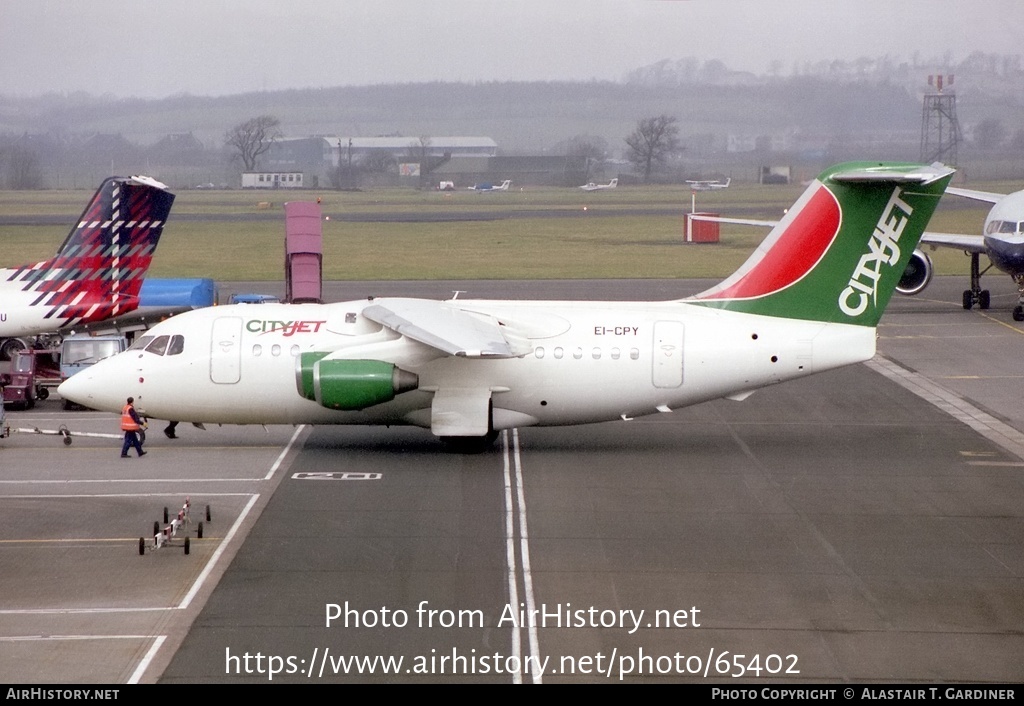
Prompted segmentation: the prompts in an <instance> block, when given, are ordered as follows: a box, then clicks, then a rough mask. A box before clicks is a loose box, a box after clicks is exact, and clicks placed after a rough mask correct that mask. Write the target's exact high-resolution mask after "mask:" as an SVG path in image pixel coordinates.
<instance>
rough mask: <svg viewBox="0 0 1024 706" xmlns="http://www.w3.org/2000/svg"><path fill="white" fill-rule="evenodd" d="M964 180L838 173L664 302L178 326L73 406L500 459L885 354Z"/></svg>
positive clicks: (232, 317)
mask: <svg viewBox="0 0 1024 706" xmlns="http://www.w3.org/2000/svg"><path fill="white" fill-rule="evenodd" d="M952 174H953V169H951V168H948V167H944V166H942V165H931V166H920V165H912V164H879V163H875V162H853V163H847V164H842V165H838V166H836V167H832V168H831V169H828V170H826V171H824V172H823V173H822V174H821V175H820V176H819V177H818V179H817V180H815V181H814V182H813V183H812V184H811V186H810V187H808V189H807V191H806V192H805V193H804V195H803V196H801V197H800V199H799V200H798V201H797V203H796V204H795V205H794V206H793V208H791V209H790V210H789V212H788V213H787V215H786V216H785V217H784V218H783V219H782V221H781V222H780V223H779V224H778V226H777V227H776V228H774V229H773V230H772V232H771V233H770V234H769V236H768V238H767V239H766V240H765V242H764V243H762V245H761V246H760V247H758V248H757V249H756V250H755V252H754V253H753V254H752V255H751V257H750V259H748V260H747V262H746V263H745V264H744V265H743V266H742V267H741V268H740V269H739V270H737V271H736V273H735V274H733V275H732V276H731V277H729V278H728V279H726V280H725V281H724V282H722V283H721V284H719V285H718V286H715V287H712V288H711V289H708V290H706V291H704V292H702V293H701V294H698V295H695V296H692V297H687V298H684V299H677V300H672V301H664V302H607V301H604V302H596V301H595V302H586V301H512V300H471V299H452V300H447V301H435V300H428V299H407V298H370V299H365V300H359V301H349V302H339V303H332V304H265V305H262V306H258V307H257V306H246V305H237V306H219V307H213V308H208V309H199V310H196V311H192V312H186V313H184V314H179V315H177V316H175V317H173V318H171V319H169V320H167V321H165V322H163V323H160V324H158V325H157V326H155V327H153V328H152V329H150V330H149V332H148V333H147V334H146V335H145V336H143V337H142V338H140V339H138V340H137V341H136V343H135V345H134V346H133V347H132V348H131V349H129V350H128V351H126V352H124V353H122V354H120V355H117V356H114V357H112V358H108V359H106V360H103V361H101V362H99V363H97V364H96V365H94V366H92V367H90V368H88V369H87V370H85V371H83V372H81V373H79V374H77V375H75V376H73V377H71V378H69V379H68V380H67V381H65V382H64V383H63V384H62V385H61V386H60V388H59V389H58V392H59V393H60V395H61V396H62V397H64V398H66V399H70V400H72V401H74V402H77V403H79V404H82V405H85V406H87V407H91V408H94V409H100V410H108V411H111V412H119V411H120V410H121V408H122V406H123V405H124V403H125V399H126V398H127V397H129V396H131V397H134V398H135V405H136V408H137V409H138V411H139V413H140V414H144V415H146V416H149V417H154V418H157V419H176V420H181V421H187V422H192V423H194V424H198V423H218V424H379V425H393V424H394V425H414V426H419V427H423V428H425V429H429V430H430V431H431V432H433V434H434V435H436V436H438V437H440V438H441V439H442V440H445V441H448V442H449V443H450V444H451V445H453V446H455V447H456V448H461V449H464V450H483V449H485V448H487V446H489V445H490V444H491V443H492V442H493V440H494V439H495V438H496V436H497V433H498V431H500V430H503V429H510V428H514V427H525V426H532V425H568V424H584V423H590V422H602V421H609V420H615V419H623V420H629V419H631V418H633V417H637V416H640V415H645V414H655V413H667V412H671V411H672V410H673V409H677V408H679V407H685V406H687V405H692V404H696V403H699V402H705V401H707V400H714V399H719V398H723V397H724V398H729V399H734V400H742V399H745V398H746V397H748V396H749V395H750V394H751V393H753V392H754V391H755V390H757V389H759V388H762V387H765V386H767V385H772V384H775V383H778V382H782V381H785V380H791V379H795V378H800V377H803V376H806V375H810V374H812V373H816V372H820V371H823V370H830V369H832V368H837V367H840V366H844V365H850V364H852V363H858V362H861V361H865V360H868V359H870V358H871V357H872V356H873V355H874V354H875V340H876V336H877V334H876V326H877V324H878V320H879V318H880V317H881V315H882V312H883V310H884V309H885V306H886V304H887V303H888V301H889V299H890V297H891V296H892V293H893V291H894V289H895V287H896V283H897V281H898V280H899V278H900V275H901V274H902V273H903V270H904V269H905V267H906V264H907V261H908V260H909V258H910V256H911V254H912V253H913V251H914V248H915V247H916V246H917V242H918V240H919V239H920V237H921V234H922V233H923V232H924V229H925V226H926V225H927V223H928V220H929V218H930V217H931V214H932V212H933V211H934V209H935V207H936V205H937V204H938V201H939V198H940V197H941V195H942V193H943V190H944V188H945V187H946V185H947V184H948V182H949V180H950V178H951V177H952Z"/></svg>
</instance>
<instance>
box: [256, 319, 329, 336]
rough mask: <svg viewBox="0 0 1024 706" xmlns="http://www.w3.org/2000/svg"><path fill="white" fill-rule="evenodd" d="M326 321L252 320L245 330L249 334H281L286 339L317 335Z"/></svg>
mask: <svg viewBox="0 0 1024 706" xmlns="http://www.w3.org/2000/svg"><path fill="white" fill-rule="evenodd" d="M326 323H327V322H326V321H263V320H261V319H250V320H249V321H246V322H245V330H246V331H248V332H249V333H258V334H260V335H261V336H262V335H263V334H265V333H280V334H282V335H283V336H285V337H286V338H287V337H288V336H294V335H295V334H297V333H316V332H317V331H319V330H320V327H321V326H323V325H324V324H326Z"/></svg>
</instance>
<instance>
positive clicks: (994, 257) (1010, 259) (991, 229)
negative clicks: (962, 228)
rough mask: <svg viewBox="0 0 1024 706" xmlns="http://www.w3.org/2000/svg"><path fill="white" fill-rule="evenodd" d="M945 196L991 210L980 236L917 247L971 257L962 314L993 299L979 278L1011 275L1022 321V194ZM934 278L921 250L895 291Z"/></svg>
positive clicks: (938, 236) (939, 237)
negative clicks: (983, 260) (997, 273)
mask: <svg viewBox="0 0 1024 706" xmlns="http://www.w3.org/2000/svg"><path fill="white" fill-rule="evenodd" d="M946 193H949V194H953V195H954V196H961V197H964V198H969V199H974V200H975V201H983V202H985V203H991V204H994V205H993V206H992V208H991V209H990V210H989V212H988V215H987V216H985V224H984V226H983V228H982V235H971V234H967V233H937V232H934V231H927V232H925V234H924V235H923V236H922V237H921V242H922V243H924V244H927V245H934V246H937V247H950V248H957V249H960V250H963V251H964V252H965V253H966V254H967V255H969V256H970V258H971V274H970V277H971V283H970V289H965V290H964V293H963V307H964V309H971V308H973V307H974V305H975V304H977V305H978V308H979V309H988V308H989V306H990V303H991V294H990V293H989V291H988V290H987V289H982V288H981V276H982V275H983V274H985V273H986V272H988V271H989V269H991V268H992V267H993V266H995V267H996V269H998V270H1001V271H1002V272H1005V273H1006V274H1008V275H1010V277H1012V278H1013V281H1014V282H1015V283H1016V284H1017V291H1018V297H1017V305H1016V306H1014V308H1013V318H1014V320H1015V321H1024V191H1015V192H1013V193H1011V194H997V193H992V192H989V191H976V190H973V189H962V188H959V187H953V186H951V187H948V188H947V189H946ZM692 218H693V219H694V220H707V221H718V222H719V223H737V224H740V225H756V226H774V225H775V224H776V223H777V221H765V220H754V219H748V218H724V217H721V216H704V215H694V216H692ZM982 254H984V255H987V256H988V259H989V263H990V264H989V265H988V267H986V268H985V269H981V265H980V257H981V255H982ZM932 272H933V267H932V260H931V257H929V256H928V253H927V252H925V251H924V250H920V249H916V250H915V251H914V252H913V254H912V255H911V257H910V261H909V262H908V263H907V268H906V270H905V271H904V273H903V276H902V277H901V278H900V281H899V283H898V284H897V285H896V291H898V292H899V293H900V294H907V295H913V294H919V293H920V292H922V291H923V290H924V289H925V287H927V286H928V284H929V283H930V282H931V279H932Z"/></svg>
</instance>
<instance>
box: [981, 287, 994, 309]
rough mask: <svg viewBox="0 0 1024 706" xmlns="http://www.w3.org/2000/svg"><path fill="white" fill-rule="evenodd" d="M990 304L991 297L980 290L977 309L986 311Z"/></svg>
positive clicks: (986, 292) (985, 290) (985, 291)
mask: <svg viewBox="0 0 1024 706" xmlns="http://www.w3.org/2000/svg"><path fill="white" fill-rule="evenodd" d="M991 303H992V295H991V294H990V293H989V291H988V290H987V289H983V290H981V294H979V295H978V308H979V309H988V307H989V304H991Z"/></svg>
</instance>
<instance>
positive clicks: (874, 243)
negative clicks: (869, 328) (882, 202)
mask: <svg viewBox="0 0 1024 706" xmlns="http://www.w3.org/2000/svg"><path fill="white" fill-rule="evenodd" d="M901 193H902V192H901V190H900V188H899V187H897V188H895V189H893V192H892V196H890V197H889V202H888V203H887V204H886V206H885V210H884V211H883V212H882V217H881V218H879V219H878V223H877V225H875V230H874V232H873V233H872V234H871V239H870V240H869V241H868V252H866V253H864V254H863V255H861V257H860V262H858V263H857V269H856V270H854V272H853V277H851V278H850V283H849V285H848V286H847V287H846V289H844V290H843V292H842V294H840V295H839V308H840V309H842V311H843V313H845V314H846V315H847V316H860V315H861V314H863V313H864V310H865V309H867V306H868V296H869V295H870V297H871V304H872V306H874V305H875V304H876V303H877V297H878V280H879V278H880V277H881V269H882V265H889V266H890V267H892V266H893V265H895V264H896V263H897V262H899V259H900V249H899V246H898V245H897V244H896V243H898V242H899V239H900V236H901V235H902V234H903V229H904V227H906V225H907V219H908V218H910V216H911V215H912V214H913V213H914V209H913V208H911V207H910V205H909V204H907V202H906V201H904V200H903V199H902V198H901ZM851 300H853V301H854V302H855V303H854V304H851Z"/></svg>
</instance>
